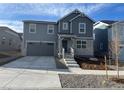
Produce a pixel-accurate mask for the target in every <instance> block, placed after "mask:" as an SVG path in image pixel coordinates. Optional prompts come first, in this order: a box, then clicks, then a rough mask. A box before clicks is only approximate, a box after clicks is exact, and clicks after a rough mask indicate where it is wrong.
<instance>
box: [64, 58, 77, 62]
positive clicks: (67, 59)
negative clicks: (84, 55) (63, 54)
mask: <svg viewBox="0 0 124 93" xmlns="http://www.w3.org/2000/svg"><path fill="white" fill-rule="evenodd" d="M65 60H66V61H75V60H74V59H73V58H65Z"/></svg>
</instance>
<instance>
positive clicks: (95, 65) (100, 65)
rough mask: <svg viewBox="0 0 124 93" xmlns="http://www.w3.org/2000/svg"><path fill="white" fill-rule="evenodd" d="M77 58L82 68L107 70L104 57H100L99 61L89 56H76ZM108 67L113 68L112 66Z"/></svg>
mask: <svg viewBox="0 0 124 93" xmlns="http://www.w3.org/2000/svg"><path fill="white" fill-rule="evenodd" d="M75 60H76V61H77V63H78V64H79V66H80V67H81V68H82V69H89V70H105V63H104V59H99V60H98V61H91V60H89V59H88V58H75ZM107 69H108V70H112V69H110V68H107Z"/></svg>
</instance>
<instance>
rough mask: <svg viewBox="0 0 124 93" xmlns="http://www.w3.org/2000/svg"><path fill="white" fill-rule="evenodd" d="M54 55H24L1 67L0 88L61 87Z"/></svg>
mask: <svg viewBox="0 0 124 93" xmlns="http://www.w3.org/2000/svg"><path fill="white" fill-rule="evenodd" d="M57 71H58V69H56V64H55V59H54V57H31V56H28V57H23V58H20V59H18V60H16V61H13V62H11V63H9V64H6V65H3V66H1V67H0V89H59V88H61V84H60V80H59V76H58V73H57Z"/></svg>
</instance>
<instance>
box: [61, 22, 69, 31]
mask: <svg viewBox="0 0 124 93" xmlns="http://www.w3.org/2000/svg"><path fill="white" fill-rule="evenodd" d="M65 24H66V26H67V27H66V28H64V25H65ZM62 28H63V30H68V23H67V22H63V26H62Z"/></svg>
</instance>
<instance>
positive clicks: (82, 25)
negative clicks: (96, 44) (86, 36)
mask: <svg viewBox="0 0 124 93" xmlns="http://www.w3.org/2000/svg"><path fill="white" fill-rule="evenodd" d="M79 33H86V24H85V23H79Z"/></svg>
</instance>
